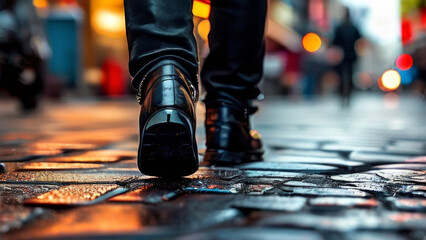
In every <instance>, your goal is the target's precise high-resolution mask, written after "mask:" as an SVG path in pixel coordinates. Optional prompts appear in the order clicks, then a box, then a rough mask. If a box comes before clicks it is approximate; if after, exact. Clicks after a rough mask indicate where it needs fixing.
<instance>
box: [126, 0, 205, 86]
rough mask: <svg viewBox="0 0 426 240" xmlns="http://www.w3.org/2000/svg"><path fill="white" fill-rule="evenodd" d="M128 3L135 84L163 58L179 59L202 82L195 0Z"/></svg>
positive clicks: (131, 71) (127, 32)
mask: <svg viewBox="0 0 426 240" xmlns="http://www.w3.org/2000/svg"><path fill="white" fill-rule="evenodd" d="M124 7H125V16H126V34H127V42H128V46H129V56H130V61H129V71H130V74H131V75H132V77H134V80H133V82H132V84H133V86H134V87H135V88H136V89H139V87H140V86H139V85H140V83H141V81H142V79H143V78H144V77H145V76H146V75H147V74H148V72H149V71H150V70H151V69H152V68H153V66H154V65H155V64H157V63H158V62H160V61H162V60H174V61H176V62H177V63H178V64H180V65H181V66H182V67H181V68H182V70H183V71H185V73H186V74H187V75H188V76H190V78H191V79H192V83H193V84H194V85H195V86H198V83H197V78H196V74H197V71H198V56H197V43H196V41H195V38H194V34H193V28H194V25H193V21H192V14H191V9H192V0H179V1H176V0H143V1H141V0H137V1H135V0H125V1H124Z"/></svg>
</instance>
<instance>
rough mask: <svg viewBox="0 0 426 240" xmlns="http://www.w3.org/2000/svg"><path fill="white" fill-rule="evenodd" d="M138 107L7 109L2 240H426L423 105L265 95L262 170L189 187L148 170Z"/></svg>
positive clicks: (1, 113) (239, 171)
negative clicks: (140, 162)
mask: <svg viewBox="0 0 426 240" xmlns="http://www.w3.org/2000/svg"><path fill="white" fill-rule="evenodd" d="M138 111H139V108H138V105H137V104H136V103H135V102H134V101H133V100H128V101H127V100H121V101H108V102H94V101H69V102H65V103H61V104H48V103H47V104H46V105H45V108H44V110H43V111H41V112H39V113H37V114H35V115H32V116H31V115H24V116H22V115H20V114H18V113H17V112H16V111H15V110H14V104H13V103H11V102H5V103H3V102H2V106H1V107H0V119H1V121H0V239H58V238H59V239H75V238H78V239H91V238H96V239H103V238H108V237H109V238H113V237H115V238H117V239H134V238H148V239H157V238H160V239H176V238H177V239H314V240H317V239H336V240H337V239H348V240H352V239H388V240H392V239H418V240H424V239H425V237H426V124H425V119H426V103H425V102H422V101H420V100H417V99H413V98H403V97H401V98H400V102H399V107H398V108H396V109H386V108H385V107H384V104H383V99H382V97H381V96H359V97H358V98H357V99H356V100H355V101H354V104H353V106H352V108H351V109H346V110H342V109H341V108H340V106H339V104H338V103H337V102H334V101H332V100H322V101H317V102H303V101H300V102H292V101H291V100H284V99H279V98H278V99H268V100H266V101H264V102H262V103H261V110H260V112H259V113H258V114H257V115H256V116H255V118H254V125H255V126H256V127H257V129H258V130H259V131H260V132H261V133H262V135H263V138H264V144H265V150H266V154H265V162H264V163H250V164H244V165H240V166H233V167H229V166H228V167H219V166H202V167H200V169H199V171H198V172H196V173H195V174H193V175H191V176H188V177H185V178H179V179H160V178H155V177H150V176H144V175H142V174H141V173H139V171H138V169H137V165H136V151H137V146H138V135H137V134H138V125H137V124H138V121H137V119H138V114H139V112H138ZM203 112H204V109H203V108H202V106H201V105H200V107H199V108H198V117H199V118H198V123H197V124H198V133H197V139H198V145H199V149H201V150H200V153H202V152H203V150H202V149H204V148H205V146H204V129H203V124H202V123H203ZM200 158H201V159H202V155H200Z"/></svg>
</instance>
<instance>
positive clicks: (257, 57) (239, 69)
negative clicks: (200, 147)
mask: <svg viewBox="0 0 426 240" xmlns="http://www.w3.org/2000/svg"><path fill="white" fill-rule="evenodd" d="M211 3H212V11H211V15H210V22H211V32H210V34H209V46H210V54H209V56H208V57H207V59H206V62H205V63H204V66H203V70H202V72H201V79H202V82H203V86H204V87H205V88H206V90H207V96H206V98H205V99H204V103H205V104H206V108H207V114H206V122H205V125H206V146H207V150H206V153H205V155H204V161H206V162H209V163H215V164H227V163H231V164H234V163H243V162H252V161H261V160H262V154H263V149H262V143H261V140H260V134H258V133H257V132H256V131H255V130H251V129H250V123H249V115H250V114H252V113H254V112H255V108H253V107H252V105H251V102H252V100H253V99H256V97H257V96H258V95H259V93H260V91H259V89H258V87H257V84H258V83H259V81H260V79H261V78H262V73H263V71H262V70H263V58H264V54H265V47H264V32H265V20H266V10H267V1H266V0H212V1H211Z"/></svg>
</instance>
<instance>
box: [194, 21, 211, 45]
mask: <svg viewBox="0 0 426 240" xmlns="http://www.w3.org/2000/svg"><path fill="white" fill-rule="evenodd" d="M197 32H198V35H200V37H201V38H202V39H203V40H204V41H207V40H208V36H209V33H210V21H209V20H207V19H204V20H202V21H201V22H199V23H198V25H197Z"/></svg>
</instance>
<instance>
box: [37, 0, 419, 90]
mask: <svg viewBox="0 0 426 240" xmlns="http://www.w3.org/2000/svg"><path fill="white" fill-rule="evenodd" d="M33 3H34V5H35V6H36V7H37V9H38V12H39V15H40V16H41V17H42V18H43V19H44V20H45V25H46V29H47V32H48V37H49V39H50V42H51V45H52V50H53V52H54V53H53V56H52V61H51V64H50V68H51V72H52V74H53V75H55V76H57V77H58V78H59V79H61V81H63V82H64V83H65V85H66V86H69V87H73V88H75V89H77V90H78V91H79V92H82V93H87V94H104V95H108V96H122V95H125V94H129V93H131V94H132V90H131V87H130V84H129V79H130V76H129V75H128V71H127V60H128V51H127V43H126V37H125V22H124V9H123V3H122V0H90V1H86V0H33ZM345 7H347V8H349V10H350V12H351V15H352V20H353V22H354V23H355V24H356V25H357V26H358V27H359V29H360V32H361V34H362V35H363V36H364V38H363V40H362V41H359V42H358V43H357V44H356V46H354V47H355V48H356V50H357V53H358V55H359V56H360V58H359V61H358V64H357V65H356V70H355V71H354V84H355V86H356V87H357V88H358V89H359V90H367V91H385V92H388V91H402V90H408V91H411V90H413V88H415V89H417V90H416V91H420V90H418V89H420V88H422V87H423V88H424V85H425V84H424V81H423V82H422V81H420V80H419V79H422V78H423V79H424V73H423V72H422V71H423V70H422V68H424V65H425V64H424V62H426V60H423V59H422V57H421V56H424V55H425V54H423V55H419V54H415V53H416V52H419V51H424V50H422V49H423V48H422V46H424V42H425V40H422V39H423V36H424V33H425V26H426V10H425V9H426V1H425V0H377V1H371V0H359V1H351V0H270V7H269V18H268V21H267V29H268V30H267V56H266V59H265V81H264V82H263V83H262V88H263V91H264V92H265V95H273V94H289V95H294V96H303V95H304V96H314V95H327V94H333V93H335V92H336V91H337V86H338V84H339V78H338V76H337V74H336V72H335V71H334V67H335V66H336V65H337V64H338V62H339V59H340V58H341V56H340V53H339V51H336V49H333V48H332V46H331V43H332V41H333V37H334V36H333V31H334V29H335V27H336V26H337V25H338V24H339V23H340V22H341V21H342V20H343V18H344V16H343V15H344V8H345ZM209 13H210V1H209V0H195V1H194V6H193V14H194V26H195V29H194V32H195V35H196V38H197V40H198V42H199V50H200V60H201V64H202V60H203V59H204V57H205V56H206V54H207V53H208V46H207V44H206V42H207V36H208V32H209V30H210V24H209V21H208V16H209ZM55 50H56V51H55ZM55 52H56V53H55ZM404 53H405V54H408V55H409V56H410V57H411V58H413V57H416V59H414V60H413V62H414V63H413V67H411V66H410V67H409V68H403V69H400V68H398V66H397V62H398V61H397V59H398V58H399V57H400V56H401V55H402V54H404ZM409 60H410V59H408V62H409ZM387 70H395V71H396V72H398V74H399V77H400V79H399V81H400V84H397V87H396V88H395V87H393V88H390V87H388V86H390V85H389V84H388V83H387V81H383V78H382V75H383V74H384V73H385V72H386V71H387ZM422 74H423V77H422ZM386 76H387V75H386ZM392 81H393V83H394V82H395V81H396V82H397V81H398V79H393V78H392V79H391V82H392ZM413 84H414V85H416V84H417V85H418V86H417V85H416V86H415V87H413ZM394 85H395V84H394ZM394 85H393V86H394ZM400 85H401V86H400Z"/></svg>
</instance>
